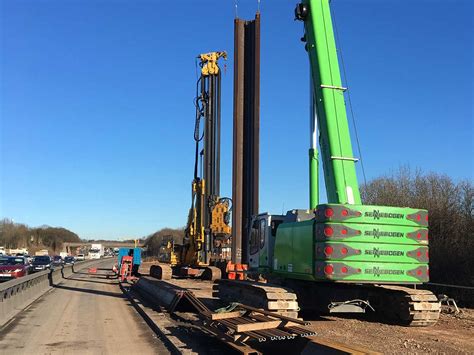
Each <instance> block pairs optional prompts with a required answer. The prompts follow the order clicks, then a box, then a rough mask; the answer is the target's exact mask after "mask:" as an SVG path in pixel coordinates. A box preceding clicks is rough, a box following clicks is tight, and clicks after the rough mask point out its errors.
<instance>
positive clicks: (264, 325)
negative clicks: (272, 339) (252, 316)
mask: <svg viewBox="0 0 474 355" xmlns="http://www.w3.org/2000/svg"><path fill="white" fill-rule="evenodd" d="M280 324H281V321H280V320H275V321H269V322H255V323H246V324H237V326H236V330H237V332H238V333H240V332H250V331H254V330H263V329H274V328H277V327H278V326H279V325H280Z"/></svg>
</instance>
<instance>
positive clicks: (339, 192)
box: [295, 0, 361, 208]
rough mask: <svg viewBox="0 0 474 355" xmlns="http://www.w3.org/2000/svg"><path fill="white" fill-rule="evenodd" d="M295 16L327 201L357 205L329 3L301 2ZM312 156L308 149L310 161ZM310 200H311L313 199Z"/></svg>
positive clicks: (314, 177) (320, 0) (322, 0)
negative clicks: (305, 57) (308, 77)
mask: <svg viewBox="0 0 474 355" xmlns="http://www.w3.org/2000/svg"><path fill="white" fill-rule="evenodd" d="M295 15H296V18H297V19H299V20H302V21H304V27H305V36H304V39H305V40H306V50H307V51H308V55H309V60H310V67H311V76H312V85H313V92H314V98H315V103H316V114H317V117H318V126H319V131H320V135H319V145H320V150H321V157H322V162H323V168H324V169H323V170H324V180H325V183H326V190H327V198H328V202H329V203H340V204H357V205H359V204H361V199H360V192H359V185H358V182H357V175H356V169H355V162H356V161H357V159H356V158H354V156H353V153H352V143H351V137H350V133H349V124H348V121H347V114H346V106H345V102H344V91H345V89H346V88H344V87H343V86H342V81H341V74H340V70H339V63H338V58H337V51H336V42H335V40H334V31H333V26H332V20H331V13H330V9H329V0H304V1H303V3H302V4H300V5H299V6H298V7H297V8H296V11H295ZM313 152H314V151H313ZM313 155H314V154H311V150H310V159H312V160H313V158H314V156H313ZM316 161H317V159H316ZM317 179H318V176H317V169H314V168H313V169H311V173H310V180H311V182H310V186H313V185H314V184H315V183H314V182H315V181H317ZM311 200H312V201H314V197H313V198H311ZM311 203H312V204H313V202H311ZM310 207H311V208H314V207H315V206H310Z"/></svg>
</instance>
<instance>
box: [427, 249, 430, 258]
mask: <svg viewBox="0 0 474 355" xmlns="http://www.w3.org/2000/svg"><path fill="white" fill-rule="evenodd" d="M426 257H427V258H429V257H430V252H429V251H428V250H427V251H426Z"/></svg>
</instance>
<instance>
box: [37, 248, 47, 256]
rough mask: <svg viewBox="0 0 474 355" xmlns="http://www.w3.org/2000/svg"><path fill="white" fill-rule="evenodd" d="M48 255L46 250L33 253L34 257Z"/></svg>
mask: <svg viewBox="0 0 474 355" xmlns="http://www.w3.org/2000/svg"><path fill="white" fill-rule="evenodd" d="M48 255H49V251H48V249H41V250H38V251H37V252H35V256H48Z"/></svg>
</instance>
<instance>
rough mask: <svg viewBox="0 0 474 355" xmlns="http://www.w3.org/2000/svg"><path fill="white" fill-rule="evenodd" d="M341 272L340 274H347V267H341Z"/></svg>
mask: <svg viewBox="0 0 474 355" xmlns="http://www.w3.org/2000/svg"><path fill="white" fill-rule="evenodd" d="M341 272H342V273H343V274H347V267H345V266H343V267H342V268H341Z"/></svg>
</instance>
